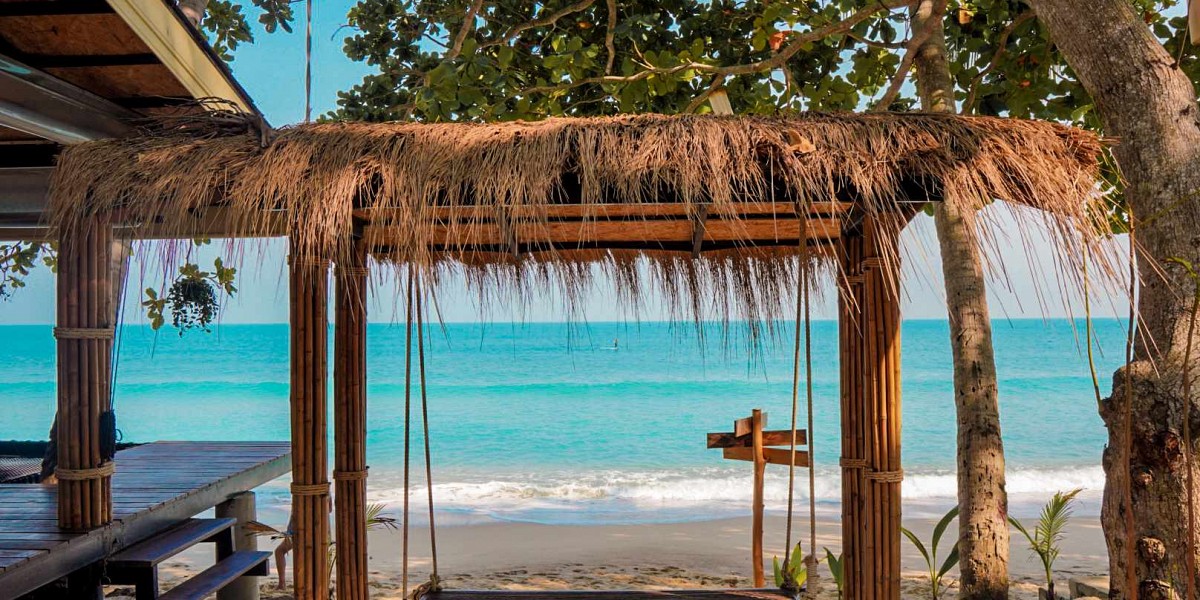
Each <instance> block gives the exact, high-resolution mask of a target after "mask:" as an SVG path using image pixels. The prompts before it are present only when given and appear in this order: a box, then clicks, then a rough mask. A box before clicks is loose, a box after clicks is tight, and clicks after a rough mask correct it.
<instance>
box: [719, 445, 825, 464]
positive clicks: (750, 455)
mask: <svg viewBox="0 0 1200 600" xmlns="http://www.w3.org/2000/svg"><path fill="white" fill-rule="evenodd" d="M721 452H722V454H723V455H724V458H727V459H729V460H745V461H750V462H754V448H725V449H724V450H722V451H721ZM789 454H792V452H791V451H790V450H785V449H783V448H763V450H762V455H763V459H764V460H765V461H766V462H767V464H772V465H785V466H786V465H787V464H788V461H789V459H788V455H789ZM792 460H794V461H795V466H797V467H807V466H808V452H806V451H804V450H797V451H796V452H795V454H793V458H792Z"/></svg>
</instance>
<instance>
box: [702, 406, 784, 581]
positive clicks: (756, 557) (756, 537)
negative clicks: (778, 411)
mask: <svg viewBox="0 0 1200 600" xmlns="http://www.w3.org/2000/svg"><path fill="white" fill-rule="evenodd" d="M766 426H767V413H764V412H763V411H761V410H759V409H757V408H756V409H754V410H753V411H752V412H751V414H750V416H749V417H746V418H744V419H738V420H736V421H734V422H733V431H732V432H722V433H710V434H708V447H709V448H721V449H722V452H723V453H724V457H725V458H727V459H730V460H745V461H749V462H753V463H754V501H753V504H754V507H753V508H754V511H753V514H754V519H753V523H752V524H751V530H752V531H751V534H752V536H753V537H752V541H751V548H750V552H751V554H752V559H753V563H752V564H753V566H754V587H756V588H761V587H763V586H765V585H766V577H765V576H764V573H763V477H764V475H766V471H767V463H770V464H773V465H787V464H789V463H791V464H794V465H795V466H797V467H807V466H808V452H806V451H803V450H796V451H795V453H792V451H791V450H790V447H791V445H792V436H793V433H794V434H795V438H796V446H797V447H799V446H801V445H804V444H807V443H808V435H807V432H806V431H804V430H803V429H797V430H796V431H795V432H793V431H791V430H787V429H784V430H781V431H763V428H764V427H766ZM769 446H787V447H788V448H786V449H785V448H771V447H769Z"/></svg>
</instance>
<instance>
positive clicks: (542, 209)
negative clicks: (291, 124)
mask: <svg viewBox="0 0 1200 600" xmlns="http://www.w3.org/2000/svg"><path fill="white" fill-rule="evenodd" d="M853 206H854V205H853V204H852V203H849V202H814V203H813V204H812V205H811V206H810V207H809V211H808V214H809V215H810V216H812V217H829V216H837V215H842V214H845V213H847V212H849V211H850V209H851V208H853ZM726 209H729V210H726ZM429 210H430V212H431V214H430V216H431V217H432V218H434V219H436V220H439V221H449V220H451V219H456V220H459V221H480V220H492V219H495V218H496V217H497V216H498V215H499V214H501V213H500V212H499V211H498V209H497V208H496V207H493V206H459V207H453V208H452V207H448V206H437V207H433V208H430V209H429ZM506 210H507V212H506V213H505V215H506V216H507V217H508V218H510V219H511V218H516V219H521V218H547V219H617V218H636V217H641V218H647V219H654V218H662V217H679V218H686V217H687V216H688V210H689V208H688V205H687V204H684V203H678V202H663V203H624V204H548V205H542V206H532V205H528V206H518V207H513V208H511V209H506ZM407 214H408V210H407V209H397V208H371V209H359V210H356V211H354V216H356V217H358V218H360V219H363V220H365V221H370V222H373V223H376V224H380V225H386V224H387V222H388V219H397V218H405V217H404V216H405V215H407ZM729 214H736V215H740V216H742V217H770V216H777V217H779V218H787V217H791V218H794V217H795V216H796V205H795V204H794V203H792V202H735V203H733V204H731V205H725V206H721V207H718V208H717V209H716V210H715V211H713V212H712V215H713V216H717V217H720V216H725V215H729Z"/></svg>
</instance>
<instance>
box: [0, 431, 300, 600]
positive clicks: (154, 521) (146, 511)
mask: <svg viewBox="0 0 1200 600" xmlns="http://www.w3.org/2000/svg"><path fill="white" fill-rule="evenodd" d="M116 463H117V472H116V474H115V475H114V476H113V513H114V521H113V523H112V524H111V525H108V526H106V527H102V528H100V529H96V530H94V531H90V532H88V533H82V534H80V533H64V532H62V531H59V529H58V522H57V515H58V509H57V488H56V486H53V485H40V484H17V485H0V590H4V593H3V595H5V596H6V597H15V596H20V595H21V594H25V593H27V592H30V591H33V590H35V589H37V588H38V587H41V586H42V585H44V584H46V583H49V582H51V581H54V580H55V579H58V578H59V577H62V576H64V575H66V574H68V573H70V572H72V571H74V570H76V569H79V568H81V567H84V566H87V565H89V564H92V563H95V562H97V561H99V560H101V559H103V558H104V557H105V556H109V555H111V554H113V553H115V552H117V551H119V550H121V549H123V548H126V547H128V546H131V545H133V544H135V543H137V542H139V541H141V540H143V539H146V538H147V537H150V536H151V535H154V534H155V533H158V532H160V531H162V530H164V529H166V528H168V527H170V526H172V525H174V524H176V523H179V522H180V521H183V520H184V519H187V518H190V517H192V516H195V515H196V514H199V513H201V512H203V511H205V510H208V509H210V508H212V507H214V506H216V505H217V504H220V503H221V502H223V501H224V500H225V499H226V498H228V497H229V496H230V495H232V494H235V493H237V492H242V491H247V490H252V489H254V488H256V487H258V486H260V485H262V484H264V483H266V482H268V481H270V480H272V479H275V478H276V477H279V476H281V475H283V474H285V473H287V472H288V471H289V470H290V469H291V451H290V449H289V446H288V444H287V442H154V443H152V444H145V445H142V446H137V447H134V448H129V449H127V450H122V451H120V452H118V453H117V458H116ZM9 594H11V596H9Z"/></svg>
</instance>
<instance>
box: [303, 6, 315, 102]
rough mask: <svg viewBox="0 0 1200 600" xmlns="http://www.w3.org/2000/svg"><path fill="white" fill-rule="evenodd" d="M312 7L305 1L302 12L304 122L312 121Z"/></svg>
mask: <svg viewBox="0 0 1200 600" xmlns="http://www.w3.org/2000/svg"><path fill="white" fill-rule="evenodd" d="M312 9H313V2H312V0H308V2H306V3H305V12H304V122H305V123H310V122H312V12H313V11H312Z"/></svg>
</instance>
